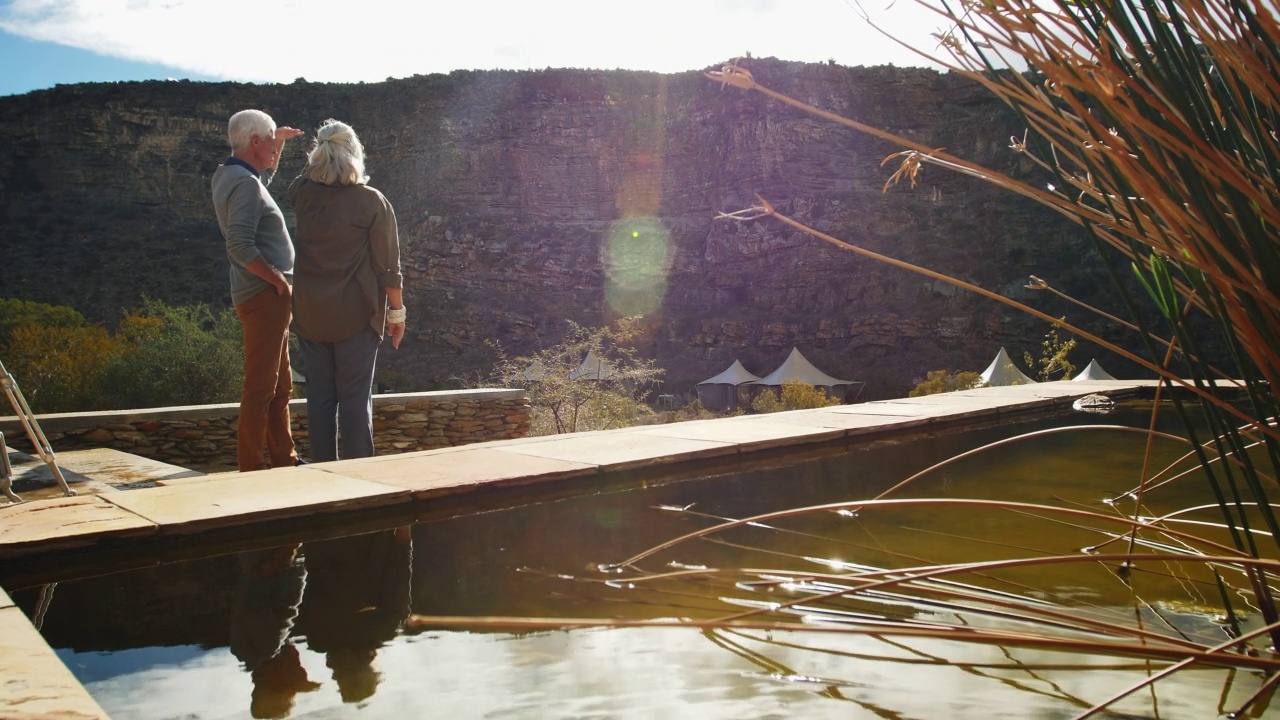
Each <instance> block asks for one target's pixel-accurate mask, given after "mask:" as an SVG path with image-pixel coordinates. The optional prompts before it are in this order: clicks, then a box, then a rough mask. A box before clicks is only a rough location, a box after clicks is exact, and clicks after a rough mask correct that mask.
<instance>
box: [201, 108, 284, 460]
mask: <svg viewBox="0 0 1280 720" xmlns="http://www.w3.org/2000/svg"><path fill="white" fill-rule="evenodd" d="M301 134H302V131H301V130H295V129H294V128H290V127H281V128H277V127H276V123H275V121H274V120H272V119H271V116H270V115H267V114H266V113H264V112H262V111H261V110H241V111H240V112H238V113H236V114H235V115H232V116H231V120H230V121H229V122H228V123H227V138H228V140H230V142H231V157H229V158H227V159H226V160H224V161H223V162H222V164H221V165H219V166H218V169H217V170H216V171H214V173H213V206H214V209H215V210H216V212H217V214H218V227H219V228H220V229H221V230H222V237H223V238H224V239H225V240H226V242H227V257H228V258H229V259H230V260H231V302H232V304H234V305H235V307H236V315H237V316H238V317H239V318H240V325H241V326H242V328H243V330H244V389H243V390H242V392H241V394H240V420H239V425H238V427H237V431H236V432H237V438H236V460H237V462H238V464H239V466H240V471H241V472H247V471H250V470H261V469H263V468H266V467H283V466H288V465H297V464H298V462H299V461H298V455H297V453H296V452H295V450H294V446H293V436H292V434H291V433H290V431H289V394H290V391H291V390H292V389H293V375H292V372H291V370H290V367H289V321H290V319H291V315H292V311H291V307H290V306H291V300H292V294H293V293H292V289H291V287H290V283H291V282H292V281H293V258H294V253H293V243H292V241H291V240H290V239H289V231H288V229H287V228H286V227H285V224H284V215H282V214H281V213H280V207H279V206H278V205H276V201H275V200H274V199H272V197H271V194H270V193H268V192H267V187H266V186H267V184H268V183H270V182H271V178H272V177H273V176H274V175H275V170H276V165H277V163H279V161H280V151H281V149H282V148H283V147H284V143H285V141H286V140H288V139H289V138H292V137H297V136H298V135H301ZM264 450H265V454H266V459H265V460H264V457H263V455H264ZM268 462H269V464H268Z"/></svg>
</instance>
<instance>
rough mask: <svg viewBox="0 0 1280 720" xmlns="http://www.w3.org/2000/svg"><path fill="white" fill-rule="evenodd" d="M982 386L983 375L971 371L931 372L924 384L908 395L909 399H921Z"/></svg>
mask: <svg viewBox="0 0 1280 720" xmlns="http://www.w3.org/2000/svg"><path fill="white" fill-rule="evenodd" d="M981 385H982V375H980V374H979V373H976V372H973V371H971V370H964V371H957V372H955V373H952V372H949V371H947V370H930V371H929V375H928V377H927V378H926V379H925V381H924V382H922V383H920V384H919V385H916V386H915V388H914V389H913V390H912V391H911V392H909V393H907V397H921V396H923V395H936V394H938V393H946V392H955V391H956V390H972V389H973V388H976V387H979V386H981Z"/></svg>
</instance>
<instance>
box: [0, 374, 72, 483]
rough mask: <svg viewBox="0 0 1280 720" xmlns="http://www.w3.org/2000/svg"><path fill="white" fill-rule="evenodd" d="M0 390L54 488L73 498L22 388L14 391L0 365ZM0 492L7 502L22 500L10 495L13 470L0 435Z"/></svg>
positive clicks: (15, 384)
mask: <svg viewBox="0 0 1280 720" xmlns="http://www.w3.org/2000/svg"><path fill="white" fill-rule="evenodd" d="M0 390H3V391H4V395H5V397H6V398H8V399H9V404H10V405H12V406H13V412H14V414H16V415H17V416H18V421H19V422H21V423H22V429H23V430H26V431H27V438H28V439H29V440H31V444H32V445H33V446H34V447H35V449H36V453H37V454H38V455H40V459H41V460H43V461H44V464H45V465H48V466H49V470H50V471H51V472H52V473H53V479H54V480H56V481H57V482H58V487H60V488H62V492H63V494H64V495H66V496H68V497H70V496H72V495H75V494H76V493H75V491H74V490H72V489H71V488H70V487H68V486H67V479H66V478H64V477H63V476H62V470H60V469H59V468H58V459H57V457H56V456H54V454H53V448H52V447H50V445H49V439H48V438H46V437H45V436H44V430H41V429H40V423H39V422H37V421H36V416H35V415H34V414H32V412H31V406H30V405H28V404H27V399H26V398H25V397H23V395H22V388H20V387H18V381H17V380H16V379H14V377H13V376H12V375H10V374H9V371H8V370H6V369H5V368H4V363H3V362H0ZM0 492H3V493H4V496H5V497H6V498H8V499H9V501H10V502H15V503H19V502H22V498H20V497H18V495H17V494H16V493H14V492H13V467H12V466H11V465H10V464H9V448H8V447H7V446H6V445H5V444H4V433H3V432H0Z"/></svg>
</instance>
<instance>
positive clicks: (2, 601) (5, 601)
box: [0, 588, 13, 610]
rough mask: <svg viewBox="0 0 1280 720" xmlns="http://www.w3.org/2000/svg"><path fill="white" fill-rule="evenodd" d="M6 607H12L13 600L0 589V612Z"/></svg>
mask: <svg viewBox="0 0 1280 720" xmlns="http://www.w3.org/2000/svg"><path fill="white" fill-rule="evenodd" d="M8 607H13V598H11V597H9V593H7V592H5V591H4V588H0V610H3V609H5V608H8Z"/></svg>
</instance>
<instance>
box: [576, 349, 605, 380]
mask: <svg viewBox="0 0 1280 720" xmlns="http://www.w3.org/2000/svg"><path fill="white" fill-rule="evenodd" d="M612 377H613V366H612V365H610V364H609V361H607V360H601V359H600V358H598V357H596V351H595V350H590V351H588V352H587V356H586V357H585V358H583V359H582V364H581V365H579V366H578V367H577V369H575V370H572V371H570V372H569V379H570V380H608V379H610V378H612Z"/></svg>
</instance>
